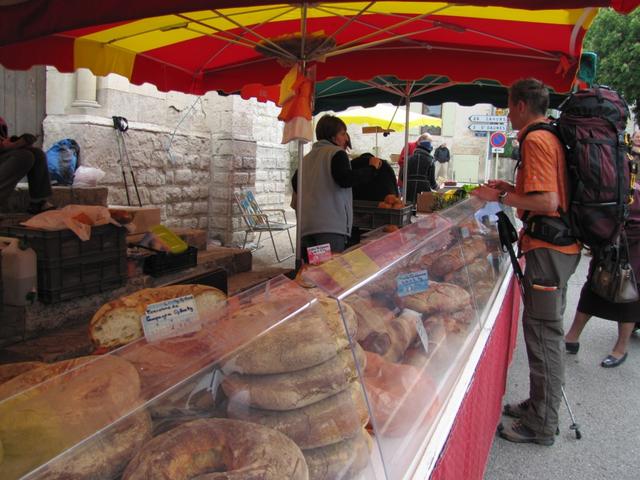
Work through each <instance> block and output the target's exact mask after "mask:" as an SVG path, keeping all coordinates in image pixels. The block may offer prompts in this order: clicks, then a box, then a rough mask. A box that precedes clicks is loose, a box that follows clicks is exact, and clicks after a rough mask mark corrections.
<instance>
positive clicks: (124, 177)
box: [113, 117, 131, 206]
mask: <svg viewBox="0 0 640 480" xmlns="http://www.w3.org/2000/svg"><path fill="white" fill-rule="evenodd" d="M113 118H114V119H115V118H116V117H113ZM114 122H115V120H114ZM114 128H115V127H114ZM116 143H117V144H118V155H119V156H120V171H121V172H122V180H123V181H124V192H125V193H126V194H127V205H128V206H131V197H129V184H128V183H127V172H126V171H125V170H124V160H123V158H122V146H121V145H120V135H119V132H118V131H117V130H116Z"/></svg>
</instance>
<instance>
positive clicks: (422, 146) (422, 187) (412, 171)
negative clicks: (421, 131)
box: [400, 140, 438, 205]
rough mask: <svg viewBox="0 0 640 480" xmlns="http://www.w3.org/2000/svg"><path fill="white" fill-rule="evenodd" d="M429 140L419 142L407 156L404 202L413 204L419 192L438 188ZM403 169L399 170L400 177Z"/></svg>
mask: <svg viewBox="0 0 640 480" xmlns="http://www.w3.org/2000/svg"><path fill="white" fill-rule="evenodd" d="M431 150H433V147H432V146H431V142H429V141H427V140H424V141H422V142H420V143H419V144H418V146H417V148H416V149H415V151H414V152H413V155H411V156H410V157H409V160H408V164H407V194H406V199H405V200H406V203H413V204H414V205H415V203H416V199H417V197H418V194H419V193H422V192H430V191H432V190H437V189H438V183H437V182H436V162H435V160H434V159H433V156H431ZM402 175H403V171H402V170H400V177H402Z"/></svg>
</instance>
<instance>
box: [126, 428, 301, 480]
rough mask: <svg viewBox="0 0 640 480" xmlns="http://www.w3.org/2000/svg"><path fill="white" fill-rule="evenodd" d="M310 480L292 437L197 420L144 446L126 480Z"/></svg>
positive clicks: (272, 431) (266, 430) (270, 431)
mask: <svg viewBox="0 0 640 480" xmlns="http://www.w3.org/2000/svg"><path fill="white" fill-rule="evenodd" d="M193 478H206V479H207V480H229V479H238V480H239V479H262V480H283V479H289V480H307V479H308V478H309V473H308V469H307V464H306V462H305V459H304V456H303V455H302V452H301V451H300V449H299V448H298V446H297V445H296V444H295V443H293V441H291V440H290V439H289V438H288V437H286V436H285V435H283V434H281V433H280V432H277V431H275V430H272V429H270V428H267V427H264V426H262V425H258V424H255V423H248V422H242V421H239V420H229V419H222V418H218V419H207V420H195V421H193V422H189V423H185V424H183V425H180V426H178V427H176V428H174V429H172V430H169V431H168V432H165V433H163V434H161V435H159V436H157V437H155V438H154V439H153V440H151V441H149V442H148V443H147V444H145V445H144V446H143V448H142V450H141V451H140V452H139V453H138V454H137V455H136V456H135V457H134V458H133V460H131V462H130V463H129V465H128V466H127V468H126V470H125V472H124V474H123V476H122V480H147V479H153V480H190V479H193Z"/></svg>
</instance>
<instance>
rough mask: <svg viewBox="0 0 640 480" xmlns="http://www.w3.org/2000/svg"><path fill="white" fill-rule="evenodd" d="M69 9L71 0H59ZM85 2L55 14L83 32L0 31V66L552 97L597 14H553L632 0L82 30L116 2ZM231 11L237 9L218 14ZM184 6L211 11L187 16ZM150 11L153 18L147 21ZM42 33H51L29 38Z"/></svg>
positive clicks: (172, 10) (403, 4) (279, 8)
mask: <svg viewBox="0 0 640 480" xmlns="http://www.w3.org/2000/svg"><path fill="white" fill-rule="evenodd" d="M55 3H58V4H60V2H58V1H48V2H47V1H45V0H31V1H26V2H23V3H21V4H19V5H17V6H16V7H20V6H21V7H23V8H27V9H28V8H29V7H30V6H34V5H36V4H47V5H49V6H50V4H55ZM73 3H75V0H74V1H71V0H70V1H67V2H62V4H67V5H68V4H73ZM85 3H87V4H90V5H89V6H88V7H87V6H84V7H78V8H79V9H80V10H81V11H80V10H79V11H78V12H75V13H74V12H73V11H71V10H69V9H68V7H65V11H64V12H63V11H60V12H58V17H61V16H63V15H69V16H70V18H67V19H66V20H64V21H61V20H60V21H59V23H60V24H63V25H64V24H72V25H87V26H82V27H81V28H75V29H70V30H63V31H57V30H55V29H56V28H57V27H54V26H49V27H48V28H44V27H41V28H40V30H38V29H37V28H35V27H33V26H32V27H30V26H29V23H28V20H26V19H25V20H24V21H26V22H27V24H26V25H24V31H25V32H29V33H28V35H30V36H33V37H34V38H30V39H24V40H21V39H12V38H11V37H10V32H9V34H7V32H5V36H4V37H2V36H1V35H0V39H1V40H0V41H1V42H2V43H4V45H3V46H2V47H0V63H1V64H2V65H3V66H5V67H7V68H10V69H27V68H30V67H31V66H33V65H38V64H44V65H53V66H55V67H56V68H58V69H59V70H61V71H63V72H71V71H74V70H75V69H77V68H89V69H90V70H91V71H93V72H94V73H95V74H96V75H106V74H108V73H118V74H120V75H123V76H125V77H127V78H128V79H129V80H130V81H131V82H133V83H135V84H142V83H145V82H149V83H152V84H154V85H156V86H157V87H158V88H159V89H160V90H162V91H168V90H177V91H182V92H187V93H195V94H202V93H205V92H207V91H210V90H222V91H226V92H234V91H238V90H239V89H240V88H241V87H242V85H244V84H246V83H256V82H259V83H262V84H265V85H269V84H275V83H278V82H279V81H280V79H281V78H282V77H283V76H284V74H285V73H286V71H287V70H288V68H289V66H290V65H292V64H294V63H300V62H305V64H306V65H309V66H311V65H316V78H317V80H324V79H327V78H331V77H337V76H345V77H348V78H351V79H354V80H360V79H368V78H372V77H374V76H380V75H394V76H396V77H398V78H401V79H418V78H423V77H424V76H425V75H427V74H430V75H442V76H444V77H447V78H449V79H450V80H452V81H454V82H463V83H469V82H472V81H476V80H480V79H491V80H496V81H498V82H500V83H502V84H504V85H508V84H510V83H512V82H513V81H514V80H515V79H518V78H521V77H523V76H535V77H537V78H539V79H540V80H542V81H544V82H545V83H547V84H548V85H550V86H551V87H552V88H554V89H555V90H556V91H560V92H562V91H568V90H569V89H570V87H571V83H572V81H573V77H574V75H575V71H576V68H577V66H578V59H579V57H580V53H581V45H582V40H583V38H584V35H585V32H586V30H587V29H588V27H589V25H590V23H591V21H592V20H593V18H594V16H595V15H596V13H597V9H596V8H592V7H589V6H587V7H582V8H569V9H560V8H559V7H561V6H563V5H569V6H574V5H593V4H596V5H602V4H606V5H609V4H613V5H615V6H616V7H617V8H620V9H622V10H630V9H632V8H634V7H635V6H637V5H638V4H639V3H640V0H618V1H614V2H604V1H600V2H597V1H591V2H590V1H584V2H579V1H577V0H575V1H573V0H568V1H562V0H558V1H557V2H543V1H540V2H532V1H521V2H517V1H515V0H513V1H508V0H503V1H499V0H495V1H493V2H488V1H485V2H483V1H475V2H469V3H471V5H460V4H456V3H449V2H415V1H413V2H412V1H408V2H407V1H384V2H382V1H381V2H376V1H371V2H341V1H338V2H313V3H312V2H293V3H286V4H283V3H271V2H268V1H260V2H243V1H237V2H230V1H221V2H220V1H218V2H215V1H209V2H204V1H199V2H198V1H186V0H185V1H182V2H177V1H174V2H170V1H157V2H129V3H131V4H132V5H131V8H130V11H129V12H126V11H124V12H122V13H121V14H120V15H121V16H120V17H118V15H117V14H116V13H114V12H113V11H110V13H109V14H108V15H106V14H105V17H104V18H107V19H109V20H112V19H114V18H125V17H127V18H134V19H131V20H118V21H115V22H113V23H108V24H104V23H99V24H97V25H91V22H92V21H91V20H89V19H88V18H84V17H82V15H81V13H82V12H85V11H87V9H89V8H91V9H94V7H95V9H97V10H98V12H97V13H98V15H96V16H95V17H94V18H96V19H97V20H94V21H98V22H99V21H100V18H102V17H101V16H100V15H99V12H100V11H103V10H104V9H105V4H106V5H109V4H111V5H112V6H113V7H116V6H117V5H119V4H122V2H120V1H119V0H114V1H110V0H102V1H101V2H98V3H99V4H100V6H97V5H94V4H93V3H92V2H86V1H85ZM136 3H144V4H157V5H155V6H156V8H153V6H154V5H151V6H148V5H146V6H140V5H136ZM231 3H234V4H235V5H237V6H236V7H231V8H230V7H228V6H227V5H229V4H231ZM483 4H502V5H524V6H527V7H529V8H531V7H532V5H533V4H536V5H538V6H539V5H540V4H555V5H556V6H557V8H556V7H554V9H548V10H544V9H536V10H527V9H521V8H506V7H502V6H481V5H483ZM78 5H80V4H78ZM196 5H198V6H202V7H203V6H204V5H209V6H211V5H222V7H221V8H206V9H200V10H189V9H188V8H189V7H190V6H196ZM16 7H0V18H2V23H3V24H5V25H6V26H9V24H8V23H6V22H8V21H9V20H10V19H11V18H10V17H9V20H7V15H11V14H12V13H13V14H14V15H16V16H17V13H15V12H16V11H14V10H13V9H14V8H16ZM178 7H179V8H180V9H182V10H180V9H179V8H178ZM61 8H62V7H61ZM123 8H124V7H123ZM156 12H162V13H163V14H162V15H158V16H153V14H154V13H156ZM94 13H95V12H94ZM74 15H77V18H76V19H75V20H73V18H74ZM144 15H150V16H144ZM58 17H56V18H58ZM32 18H35V20H34V22H36V23H37V22H43V21H44V20H43V19H42V17H41V16H37V17H32ZM14 20H16V21H18V20H19V19H18V18H17V17H16V18H14ZM54 20H55V19H54ZM58 20H59V18H58ZM52 21H53V20H52ZM11 25H13V24H11ZM48 30H51V31H52V32H51V33H49V34H47V35H44V36H37V34H38V33H39V32H46V31H48ZM7 35H9V36H7ZM301 39H304V40H301Z"/></svg>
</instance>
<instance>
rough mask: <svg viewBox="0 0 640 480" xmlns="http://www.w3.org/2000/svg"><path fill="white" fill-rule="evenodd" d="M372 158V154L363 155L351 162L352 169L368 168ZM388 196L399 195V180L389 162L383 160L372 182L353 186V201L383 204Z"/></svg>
mask: <svg viewBox="0 0 640 480" xmlns="http://www.w3.org/2000/svg"><path fill="white" fill-rule="evenodd" d="M371 157H373V155H371V154H370V153H363V154H362V155H360V156H359V157H357V158H354V159H353V160H351V168H352V169H353V170H354V171H356V170H360V169H365V168H367V167H368V166H369V159H370V158H371ZM371 168H372V167H371ZM387 195H398V180H397V178H396V174H395V172H394V171H393V168H392V167H391V165H389V162H387V161H384V160H383V161H382V165H381V166H380V169H379V170H378V171H377V174H376V175H374V177H373V178H372V179H371V180H370V181H368V182H363V183H358V184H357V185H354V186H353V199H354V200H370V201H377V202H381V201H383V200H384V197H386V196H387Z"/></svg>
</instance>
